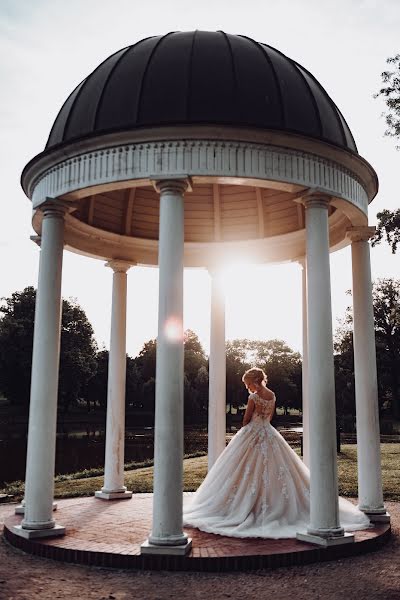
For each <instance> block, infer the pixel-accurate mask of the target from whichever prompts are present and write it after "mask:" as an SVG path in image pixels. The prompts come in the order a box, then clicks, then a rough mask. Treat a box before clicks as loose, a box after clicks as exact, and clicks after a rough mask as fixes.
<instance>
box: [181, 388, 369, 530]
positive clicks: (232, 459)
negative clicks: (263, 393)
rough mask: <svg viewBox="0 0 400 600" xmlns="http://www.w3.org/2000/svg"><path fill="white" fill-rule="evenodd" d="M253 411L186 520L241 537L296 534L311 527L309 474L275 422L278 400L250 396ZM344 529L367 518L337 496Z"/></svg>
mask: <svg viewBox="0 0 400 600" xmlns="http://www.w3.org/2000/svg"><path fill="white" fill-rule="evenodd" d="M249 398H251V399H253V400H254V403H255V409H254V412H253V415H252V419H251V421H250V422H249V423H248V424H247V425H245V426H244V427H242V429H240V431H238V433H237V434H236V435H235V436H234V437H233V438H232V440H231V441H230V443H229V444H228V446H227V447H226V448H225V450H224V451H223V452H222V453H221V455H220V456H219V458H218V460H217V461H216V462H215V464H214V465H213V467H212V469H211V470H210V471H209V473H208V475H207V477H206V478H205V479H204V481H203V483H202V484H201V485H200V487H199V488H198V490H197V491H196V492H195V493H194V494H193V495H192V496H189V497H187V498H186V502H185V504H184V507H183V523H184V525H185V526H189V527H196V528H198V529H201V530H202V531H207V532H209V533H217V534H220V535H226V536H232V537H239V538H252V537H258V538H274V539H278V538H294V537H296V533H298V532H305V531H306V530H307V527H308V525H309V513H310V492H309V488H310V473H309V470H308V468H307V467H306V466H305V465H304V463H303V461H302V460H301V459H300V458H299V457H298V456H297V454H296V453H295V452H294V450H292V448H291V447H290V446H289V444H288V443H287V442H286V441H285V440H284V438H283V437H282V436H281V434H280V433H279V432H278V431H277V430H276V429H275V428H274V427H273V426H272V425H271V423H270V420H271V416H272V415H273V412H274V407H275V398H273V399H272V400H265V399H263V398H261V397H260V396H258V395H257V394H250V396H249ZM339 514H340V523H341V526H342V527H344V529H345V530H346V531H355V530H358V529H366V528H368V527H369V526H370V522H369V519H368V517H367V516H366V515H365V514H364V513H363V512H361V511H360V510H358V508H357V507H356V506H354V505H353V504H352V503H351V502H350V501H348V500H345V499H344V498H339Z"/></svg>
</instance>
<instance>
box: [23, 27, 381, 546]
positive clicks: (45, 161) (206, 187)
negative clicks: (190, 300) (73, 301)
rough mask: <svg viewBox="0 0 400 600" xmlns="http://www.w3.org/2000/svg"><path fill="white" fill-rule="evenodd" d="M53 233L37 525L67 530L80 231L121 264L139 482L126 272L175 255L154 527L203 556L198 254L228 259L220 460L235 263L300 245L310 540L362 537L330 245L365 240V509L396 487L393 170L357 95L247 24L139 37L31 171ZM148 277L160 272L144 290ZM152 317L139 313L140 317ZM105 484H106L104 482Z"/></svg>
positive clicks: (153, 542)
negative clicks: (69, 323) (69, 257)
mask: <svg viewBox="0 0 400 600" xmlns="http://www.w3.org/2000/svg"><path fill="white" fill-rule="evenodd" d="M22 186H23V189H24V191H25V193H26V195H27V196H28V197H29V198H30V199H31V200H32V206H33V220H32V222H33V227H34V230H35V232H36V233H37V236H39V238H38V241H39V243H40V247H41V251H40V270H39V283H38V294H37V300H36V314H35V330H34V346H33V363H32V385H31V400H30V416H29V434H28V450H27V468H26V491H25V502H24V507H23V509H22V510H24V519H23V521H22V523H21V525H17V526H15V527H14V528H13V531H14V534H16V535H17V536H22V537H25V538H28V539H32V538H36V537H45V536H56V535H60V534H64V533H65V528H64V527H63V526H62V524H59V523H57V522H56V521H55V520H54V517H53V488H54V484H53V479H54V466H55V443H56V412H57V387H58V366H59V344H60V314H61V276H62V257H63V250H64V248H65V249H67V250H71V251H73V252H77V253H80V254H83V255H86V256H90V257H93V258H96V259H100V260H104V261H106V264H107V266H109V267H110V268H111V270H112V271H113V293H112V319H111V345H110V362H109V384H108V404H107V426H106V454H105V477H104V486H103V488H102V489H101V490H100V491H99V492H97V493H96V497H97V498H98V499H93V502H100V501H101V500H104V501H108V500H110V501H112V500H113V499H115V498H127V499H129V498H130V497H131V495H132V494H131V493H130V492H129V491H127V489H126V487H125V486H124V420H125V415H124V410H125V409H124V406H125V397H124V394H125V354H126V348H125V338H126V310H127V297H126V282H127V272H128V270H129V269H130V268H131V267H134V266H135V265H158V268H159V278H160V282H159V309H158V310H159V329H158V338H157V371H156V415H155V458H154V464H155V466H154V495H153V525H152V530H151V532H149V537H148V539H147V540H143V545H142V552H143V553H154V554H157V553H164V554H165V553H167V554H185V553H187V552H188V550H189V548H190V545H191V541H190V539H188V537H187V535H186V534H185V533H184V532H183V529H182V457H183V314H182V312H183V270H184V268H190V267H205V268H207V269H209V272H210V275H211V278H212V294H211V351H210V407H209V466H211V465H212V464H213V463H214V461H215V460H216V458H217V457H218V455H219V454H220V453H221V451H222V450H223V448H224V447H225V405H226V399H225V331H224V318H225V316H224V301H223V294H222V292H221V287H220V284H219V276H218V268H219V265H220V264H221V263H222V262H223V261H225V260H227V259H232V256H236V257H238V256H240V258H241V259H245V260H247V261H250V262H251V261H252V262H257V263H280V262H284V261H297V262H298V263H299V264H300V265H301V267H302V269H303V294H302V302H303V338H304V339H303V342H304V346H303V375H304V377H303V380H304V384H303V402H304V413H303V414H304V422H303V426H304V460H305V462H306V463H307V464H308V465H309V467H310V472H311V487H310V501H311V511H310V525H309V529H308V532H307V534H303V535H302V536H299V537H301V539H302V540H307V541H310V542H312V543H315V544H320V545H323V546H329V545H333V544H334V545H338V544H344V543H349V542H352V541H353V536H352V535H349V534H345V533H344V531H343V528H342V527H341V525H340V522H339V516H338V484H337V467H336V433H335V419H336V415H335V389H334V364H333V343H332V315H331V291H330V290H331V282H330V267H329V253H330V252H331V251H332V252H333V251H335V250H338V249H340V248H343V247H345V246H346V245H348V244H351V249H352V269H353V302H354V354H355V356H354V360H355V379H356V410H357V445H358V485H359V507H360V509H361V510H363V511H365V512H366V513H367V514H368V516H369V517H370V519H371V520H372V521H373V522H374V521H385V522H387V521H388V520H389V515H388V514H387V512H386V509H385V507H384V503H383V495H382V483H381V467H380V448H379V443H380V438H379V420H378V403H377V379H376V357H375V340H374V322H373V308H372V294H371V274H370V257H369V242H368V240H369V238H370V237H371V235H372V234H373V231H374V228H373V227H369V226H368V204H369V202H371V201H372V200H373V198H374V196H375V195H376V193H377V190H378V181H377V176H376V174H375V172H374V170H373V169H372V167H371V166H370V165H369V164H368V162H366V161H365V160H364V159H363V158H362V157H361V156H360V155H359V154H358V151H357V147H356V145H355V142H354V139H353V136H352V134H351V132H350V129H349V127H348V125H347V123H346V121H345V119H344V117H343V116H342V114H341V112H340V111H339V109H338V108H337V106H336V105H335V104H334V102H333V101H332V99H331V98H330V97H329V95H328V94H327V92H326V91H325V90H324V89H323V87H322V86H321V85H320V84H319V83H318V81H317V80H316V79H315V78H314V77H313V75H311V73H309V72H308V71H307V70H306V69H305V68H304V67H302V66H301V65H299V64H298V63H297V62H295V61H294V60H292V59H290V58H288V57H286V56H285V55H284V54H282V53H281V52H279V51H278V50H276V49H274V48H272V47H270V46H268V45H266V44H262V43H258V42H256V41H254V40H252V39H250V38H248V37H246V36H240V35H230V34H226V33H224V32H222V31H219V32H205V31H194V32H173V33H168V34H167V35H164V36H155V37H150V38H147V39H144V40H141V41H139V42H138V43H136V44H134V45H132V46H128V47H127V48H123V49H122V50H120V51H118V52H116V53H115V54H113V55H112V56H110V57H109V58H107V59H106V60H105V61H104V62H102V63H101V64H100V65H99V66H98V67H97V68H96V69H95V70H94V71H93V73H91V74H90V75H89V76H88V77H87V78H86V79H84V81H82V83H80V84H79V85H78V87H77V88H76V89H75V90H74V91H73V92H72V93H71V95H70V96H69V97H68V99H67V100H66V101H65V103H64V105H63V107H62V108H61V110H60V112H59V114H58V116H57V118H56V120H55V122H54V125H53V127H52V130H51V132H50V135H49V138H48V142H47V145H46V148H45V150H44V151H43V152H42V153H40V154H39V155H37V156H36V157H34V158H33V159H32V160H31V161H30V162H29V163H28V165H27V166H26V167H25V169H24V171H23V174H22ZM141 293H146V290H141ZM138 318H140V316H138ZM99 499H100V500H99Z"/></svg>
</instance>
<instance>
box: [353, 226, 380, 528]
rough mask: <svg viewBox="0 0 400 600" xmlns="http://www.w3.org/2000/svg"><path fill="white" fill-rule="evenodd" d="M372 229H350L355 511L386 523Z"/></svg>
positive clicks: (373, 230)
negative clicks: (356, 480) (355, 480)
mask: <svg viewBox="0 0 400 600" xmlns="http://www.w3.org/2000/svg"><path fill="white" fill-rule="evenodd" d="M374 232H375V228H374V227H352V228H351V229H350V230H349V231H348V236H349V237H350V239H351V240H352V244H351V256H352V270H353V324H354V337H353V343H354V376H355V387H356V415H357V459H358V460H357V462H358V501H359V508H360V509H361V510H362V511H364V512H365V513H366V514H367V515H368V517H369V518H370V519H371V521H385V522H388V521H389V520H390V517H389V515H388V514H387V512H386V509H385V507H384V504H383V492H382V474H381V455H380V433H379V411H378V383H377V373H376V350H375V329H374V309H373V300H372V282H371V263H370V254H369V243H368V240H369V238H370V237H371V236H372V235H373V234H374Z"/></svg>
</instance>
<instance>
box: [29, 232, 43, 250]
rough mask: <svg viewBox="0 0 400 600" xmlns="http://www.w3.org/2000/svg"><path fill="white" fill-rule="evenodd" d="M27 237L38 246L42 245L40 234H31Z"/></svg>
mask: <svg viewBox="0 0 400 600" xmlns="http://www.w3.org/2000/svg"><path fill="white" fill-rule="evenodd" d="M29 239H30V240H31V241H32V242H33V243H34V244H36V246H39V248H40V247H41V245H42V236H41V235H31V236H30V237H29Z"/></svg>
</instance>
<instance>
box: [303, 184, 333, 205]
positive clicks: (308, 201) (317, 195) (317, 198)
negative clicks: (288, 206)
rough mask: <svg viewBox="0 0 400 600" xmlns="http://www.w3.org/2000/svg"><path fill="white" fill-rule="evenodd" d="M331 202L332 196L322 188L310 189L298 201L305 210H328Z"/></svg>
mask: <svg viewBox="0 0 400 600" xmlns="http://www.w3.org/2000/svg"><path fill="white" fill-rule="evenodd" d="M331 200H332V196H331V195H330V194H327V192H326V191H325V190H322V189H320V188H310V189H308V190H307V191H306V192H304V195H303V196H301V198H299V199H298V200H296V201H297V202H300V203H301V204H303V205H304V207H305V208H311V207H313V206H319V207H321V208H328V206H329V204H330V202H331Z"/></svg>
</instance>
